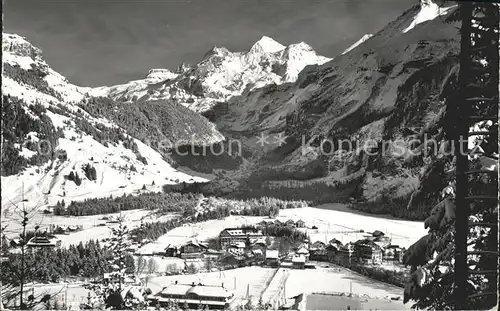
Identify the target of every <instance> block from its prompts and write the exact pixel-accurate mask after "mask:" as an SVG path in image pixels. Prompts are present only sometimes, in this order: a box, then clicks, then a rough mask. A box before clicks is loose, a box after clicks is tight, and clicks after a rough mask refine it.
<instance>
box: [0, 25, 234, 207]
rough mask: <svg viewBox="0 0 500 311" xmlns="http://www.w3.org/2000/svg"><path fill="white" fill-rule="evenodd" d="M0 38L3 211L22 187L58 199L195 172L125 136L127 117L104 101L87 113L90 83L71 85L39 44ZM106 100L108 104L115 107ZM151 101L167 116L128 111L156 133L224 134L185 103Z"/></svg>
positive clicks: (209, 138) (136, 188) (43, 201)
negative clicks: (178, 167) (158, 117)
mask: <svg viewBox="0 0 500 311" xmlns="http://www.w3.org/2000/svg"><path fill="white" fill-rule="evenodd" d="M2 46H3V53H2V62H3V72H2V96H3V101H2V121H3V122H2V167H1V172H2V177H1V181H2V211H8V209H9V208H10V207H12V203H18V202H20V201H21V198H22V193H23V191H22V189H23V188H24V196H25V198H26V199H27V200H28V203H27V204H32V205H35V204H39V205H47V204H55V203H56V202H57V201H60V200H63V199H64V200H65V201H66V202H68V203H69V202H70V201H72V200H82V199H85V198H89V197H103V196H109V195H113V196H115V195H121V194H123V193H134V192H140V191H144V190H141V189H143V187H144V188H145V189H146V190H145V191H151V190H155V191H157V190H159V189H160V187H161V186H162V185H164V184H174V183H179V182H184V181H185V182H188V183H189V182H192V181H196V180H198V181H199V180H202V179H200V178H195V177H192V176H189V175H187V174H184V173H182V172H179V171H177V170H176V169H174V168H173V167H172V166H171V165H170V164H169V163H167V162H166V160H165V158H164V156H163V155H162V154H160V153H159V152H157V151H156V150H155V149H153V148H152V147H150V146H148V145H146V144H145V143H144V142H145V140H144V139H143V141H141V140H139V139H137V138H136V137H138V136H139V135H136V133H134V137H132V136H131V135H130V133H129V132H127V131H126V130H125V129H124V128H123V126H120V125H126V124H127V122H129V121H128V120H127V119H117V120H118V122H114V121H113V120H112V119H109V118H105V117H102V115H110V113H109V112H108V113H106V111H104V110H105V109H106V107H105V106H104V105H102V107H99V109H101V113H95V114H91V113H89V111H90V112H92V109H90V108H91V107H90V105H91V104H92V103H93V102H94V101H96V100H99V98H97V99H92V98H85V96H86V94H87V93H88V92H89V91H91V89H90V88H85V87H79V86H76V85H73V84H71V83H69V82H68V81H67V80H66V79H65V78H64V77H63V76H62V75H60V74H59V73H57V72H55V71H54V70H52V69H51V68H50V67H49V66H48V65H47V63H46V62H45V61H44V60H43V57H42V53H41V51H40V50H39V49H38V48H36V47H34V46H33V45H31V44H30V43H29V42H28V41H27V40H26V39H25V38H23V37H20V36H18V35H13V34H5V33H4V34H3V35H2ZM167 76H168V73H167V72H165V71H161V70H160V71H156V70H153V71H151V72H150V75H149V79H151V80H154V79H160V80H163V79H164V78H165V77H167ZM108 103H110V105H111V107H109V110H112V109H116V108H120V107H117V106H116V105H115V103H113V102H112V101H108ZM113 106H114V107H113ZM152 106H153V107H155V109H156V110H155V113H158V114H159V115H164V114H165V113H164V112H163V110H164V109H169V110H168V116H167V117H164V118H163V119H162V122H169V123H170V124H168V125H164V124H160V125H157V124H155V123H154V120H151V121H149V122H148V121H147V120H146V121H145V120H144V118H142V119H141V115H140V114H139V112H137V113H135V114H134V115H133V116H131V118H132V117H135V118H137V119H139V120H140V121H141V122H142V125H143V128H150V129H151V131H152V132H153V131H154V132H155V133H157V134H156V135H157V136H160V135H161V138H162V139H170V140H173V139H174V138H175V137H173V136H172V135H176V136H178V137H179V138H185V137H189V136H191V135H192V134H196V133H204V135H205V136H202V138H203V139H205V140H206V141H205V142H206V143H207V144H210V143H213V142H217V141H221V140H223V139H224V137H223V136H222V135H221V134H220V133H219V132H217V131H216V130H215V128H214V126H213V125H212V124H210V123H209V122H208V121H207V120H206V119H205V118H203V117H201V116H200V115H198V114H196V113H194V112H192V111H190V110H189V109H187V108H185V107H182V106H180V105H175V104H171V103H169V104H165V105H159V104H156V105H155V104H152ZM163 107H165V108H164V109H163ZM132 108H133V107H132ZM132 108H131V107H128V108H127V109H126V110H127V112H128V113H130V112H131V111H133V110H132ZM137 109H139V108H137ZM118 110H125V108H124V109H118ZM139 110H140V112H142V113H147V112H148V111H149V110H147V108H140V109H139ZM132 120H134V119H132ZM172 124H173V125H172ZM175 125H177V127H175ZM177 128H181V130H180V131H179V130H177ZM151 136H154V135H150V137H151ZM153 138H154V137H153Z"/></svg>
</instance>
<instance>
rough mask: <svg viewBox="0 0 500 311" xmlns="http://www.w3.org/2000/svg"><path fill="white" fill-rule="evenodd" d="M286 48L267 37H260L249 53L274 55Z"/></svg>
mask: <svg viewBox="0 0 500 311" xmlns="http://www.w3.org/2000/svg"><path fill="white" fill-rule="evenodd" d="M285 48H286V47H285V46H284V45H282V44H281V43H279V42H277V41H276V40H274V39H273V38H270V37H268V36H262V38H260V40H259V41H257V42H255V44H254V45H253V46H252V48H251V49H250V52H260V53H276V52H279V51H282V50H284V49H285Z"/></svg>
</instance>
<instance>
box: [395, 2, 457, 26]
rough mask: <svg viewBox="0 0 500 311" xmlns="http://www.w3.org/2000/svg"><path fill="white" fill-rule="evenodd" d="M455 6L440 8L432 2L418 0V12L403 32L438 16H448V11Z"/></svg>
mask: <svg viewBox="0 0 500 311" xmlns="http://www.w3.org/2000/svg"><path fill="white" fill-rule="evenodd" d="M453 7H455V6H446V7H441V6H439V5H437V4H436V3H434V2H433V1H432V0H420V11H419V12H418V14H417V15H416V16H415V18H414V19H413V22H412V23H411V24H410V26H408V27H407V28H405V29H404V30H403V32H408V31H410V30H411V29H413V28H415V26H417V25H418V24H421V23H424V22H427V21H431V20H433V19H435V18H436V17H438V16H442V15H446V14H448V12H449V10H450V9H452V8H453Z"/></svg>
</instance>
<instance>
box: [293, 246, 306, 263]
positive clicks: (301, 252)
mask: <svg viewBox="0 0 500 311" xmlns="http://www.w3.org/2000/svg"><path fill="white" fill-rule="evenodd" d="M295 254H297V255H303V256H304V257H305V258H306V260H309V250H307V249H306V248H305V247H301V248H299V249H298V250H297V251H296V252H295Z"/></svg>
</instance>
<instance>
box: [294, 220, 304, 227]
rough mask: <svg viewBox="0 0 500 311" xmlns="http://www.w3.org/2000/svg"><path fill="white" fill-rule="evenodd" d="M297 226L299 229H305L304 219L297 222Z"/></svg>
mask: <svg viewBox="0 0 500 311" xmlns="http://www.w3.org/2000/svg"><path fill="white" fill-rule="evenodd" d="M295 226H296V227H297V228H305V226H306V223H305V222H304V221H303V220H302V219H299V220H297V222H296V223H295Z"/></svg>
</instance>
